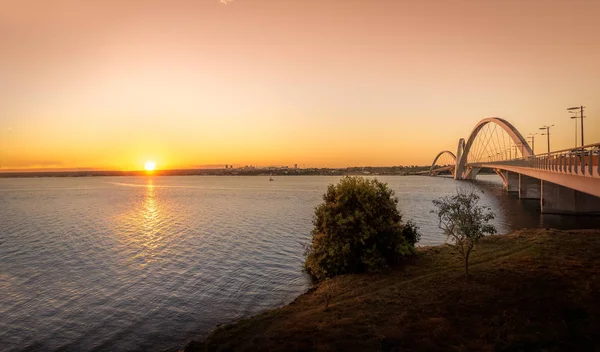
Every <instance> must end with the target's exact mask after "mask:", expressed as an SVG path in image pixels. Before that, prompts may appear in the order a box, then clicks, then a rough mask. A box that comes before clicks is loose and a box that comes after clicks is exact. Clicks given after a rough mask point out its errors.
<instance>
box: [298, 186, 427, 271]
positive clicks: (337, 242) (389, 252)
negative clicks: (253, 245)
mask: <svg viewBox="0 0 600 352" xmlns="http://www.w3.org/2000/svg"><path fill="white" fill-rule="evenodd" d="M323 200H324V202H323V203H322V204H321V205H319V206H317V208H316V209H315V216H314V220H313V224H314V229H313V231H312V234H313V238H312V243H311V244H310V246H309V247H308V248H307V251H306V253H305V262H304V266H305V268H306V270H307V271H308V273H310V274H311V275H312V276H313V277H314V278H316V279H318V280H320V279H325V278H328V277H333V276H336V275H340V274H348V273H357V272H363V271H377V270H380V269H382V268H384V267H387V266H390V265H394V264H396V263H398V262H399V261H400V260H401V259H402V258H403V257H404V256H407V255H410V254H413V253H414V250H415V247H414V245H415V243H416V242H418V241H419V238H420V235H419V232H418V227H417V226H416V225H415V224H414V223H413V222H411V221H409V222H407V223H406V224H403V223H402V217H401V216H400V213H399V212H398V208H397V204H398V200H397V199H396V198H395V197H394V191H393V190H391V189H389V188H388V187H387V184H385V183H382V182H379V181H378V180H375V179H372V180H369V179H365V178H362V177H344V178H342V179H341V180H340V182H339V183H338V184H337V185H333V184H331V185H329V187H328V188H327V192H326V193H325V194H324V195H323Z"/></svg>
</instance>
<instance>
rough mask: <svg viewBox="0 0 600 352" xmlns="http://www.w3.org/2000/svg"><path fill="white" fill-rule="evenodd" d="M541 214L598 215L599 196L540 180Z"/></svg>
mask: <svg viewBox="0 0 600 352" xmlns="http://www.w3.org/2000/svg"><path fill="white" fill-rule="evenodd" d="M540 205H541V210H542V213H543V214H593V215H600V198H598V197H594V196H592V195H589V194H587V193H583V192H579V191H576V190H574V189H571V188H567V187H563V186H560V185H557V184H555V183H551V182H548V181H541V198H540Z"/></svg>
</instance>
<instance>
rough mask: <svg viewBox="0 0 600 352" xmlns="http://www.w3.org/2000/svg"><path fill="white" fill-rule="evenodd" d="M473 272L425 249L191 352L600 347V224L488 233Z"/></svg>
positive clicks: (438, 250) (220, 332) (245, 323)
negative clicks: (576, 228)
mask: <svg viewBox="0 0 600 352" xmlns="http://www.w3.org/2000/svg"><path fill="white" fill-rule="evenodd" d="M471 273H472V278H471V280H469V281H468V282H467V281H466V280H465V279H464V277H463V276H462V275H463V266H462V263H461V261H460V259H459V258H458V257H457V255H456V254H455V253H454V252H453V251H452V250H451V249H450V248H448V247H444V246H439V247H427V248H422V249H420V250H419V255H418V256H417V257H416V258H414V259H412V260H411V262H410V263H406V265H404V266H402V267H400V268H397V269H395V270H392V271H389V272H385V273H380V274H362V275H347V276H342V277H338V278H335V279H333V280H332V281H331V282H330V283H329V284H321V285H319V286H318V287H317V288H315V289H313V290H311V291H309V292H307V293H306V294H304V295H302V296H300V297H298V298H297V299H296V300H295V301H294V302H293V303H291V304H289V305H287V306H285V307H282V308H279V309H275V310H272V311H269V312H266V313H263V314H260V315H258V316H255V317H252V318H249V319H245V320H242V321H239V322H237V323H235V324H232V325H228V326H224V327H221V328H219V329H217V330H216V331H214V332H213V333H212V334H211V335H210V336H209V337H208V338H207V339H206V340H205V341H202V342H192V343H190V344H189V345H188V346H187V347H186V351H205V350H209V351H212V350H223V351H225V350H269V351H273V350H277V351H290V350H324V351H327V350H372V351H378V350H405V349H407V350H448V349H454V350H566V349H570V350H595V349H599V348H600V230H582V231H558V230H523V231H518V232H515V233H512V234H509V235H502V236H489V237H486V238H484V239H483V240H482V241H481V242H480V244H479V246H478V247H476V249H475V250H474V252H473V254H472V259H471ZM328 296H329V297H330V302H329V306H328V308H325V303H326V300H327V298H328Z"/></svg>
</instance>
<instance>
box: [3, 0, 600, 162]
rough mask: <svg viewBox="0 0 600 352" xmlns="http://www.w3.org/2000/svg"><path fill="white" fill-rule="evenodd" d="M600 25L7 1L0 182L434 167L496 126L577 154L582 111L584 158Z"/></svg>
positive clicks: (595, 106) (341, 10)
mask: <svg viewBox="0 0 600 352" xmlns="http://www.w3.org/2000/svg"><path fill="white" fill-rule="evenodd" d="M599 13H600V2H598V1H593V0H589V1H588V0H576V1H566V0H564V1H562V0H561V1H551V2H550V1H546V2H542V1H528V2H523V1H517V0H506V1H485V2H482V1H476V0H463V1H454V2H440V1H434V0H424V1H398V0H347V1H334V0H329V1H327V0H323V1H306V0H289V1H275V0H236V1H223V0H204V1H191V0H189V1H188V0H174V1H169V2H163V1H153V0H150V1H142V0H133V1H126V2H121V1H112V0H109V1H98V0H92V1H85V2H82V1H76V0H61V1H58V0H48V1H42V0H19V1H16V0H7V1H3V10H2V11H1V12H0V26H2V28H3V30H2V34H1V35H0V48H2V53H3V54H2V55H1V57H0V82H1V84H0V101H1V102H2V103H0V171H5V170H9V169H10V170H42V169H71V170H74V169H98V170H141V169H143V168H144V165H145V163H146V162H147V161H149V160H152V161H155V162H156V168H157V169H186V168H195V167H198V166H200V165H225V164H227V165H232V164H233V165H237V166H239V165H257V166H269V165H287V166H290V167H292V166H293V165H294V164H298V167H303V165H311V166H314V167H332V168H335V167H348V166H394V165H426V164H428V163H431V161H432V159H433V157H434V156H435V155H436V154H437V153H438V152H439V151H440V150H444V149H448V150H455V149H456V145H457V142H458V138H460V137H463V138H466V137H468V136H469V134H470V132H471V129H472V128H473V126H475V124H476V123H477V122H478V121H479V120H481V119H482V118H485V117H489V116H498V117H502V118H504V119H506V120H508V121H510V122H511V123H512V124H514V125H515V126H516V128H517V129H518V130H519V131H520V132H521V133H522V134H523V136H524V137H528V136H529V134H530V133H536V132H541V131H539V128H540V127H542V126H546V125H547V126H550V125H555V126H554V127H553V129H552V131H551V132H552V149H553V150H558V149H566V148H571V147H574V146H575V121H574V120H572V119H571V118H570V117H571V114H569V112H568V111H567V108H570V107H574V106H580V105H584V106H586V110H585V115H586V116H587V118H586V120H585V141H586V143H588V144H589V143H596V142H600V100H599V99H598V98H599V97H600V68H599V66H598V62H600V40H598V38H597V35H598V33H600V23H599V22H598V21H597V15H598V14H599ZM578 138H581V137H580V136H579V137H578ZM579 141H581V139H579ZM535 144H536V151H537V152H545V145H546V140H545V137H543V136H540V135H538V136H536V140H535Z"/></svg>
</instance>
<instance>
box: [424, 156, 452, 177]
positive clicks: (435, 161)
mask: <svg viewBox="0 0 600 352" xmlns="http://www.w3.org/2000/svg"><path fill="white" fill-rule="evenodd" d="M444 154H448V155H450V156H451V157H452V159H454V163H455V164H456V155H454V153H452V152H451V151H449V150H442V151H441V152H439V153H438V155H436V157H435V158H434V159H433V163H431V167H430V168H429V174H432V173H433V168H434V167H435V163H437V161H438V159H439V158H440V157H441V156H442V155H444ZM452 172H454V171H452Z"/></svg>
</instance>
